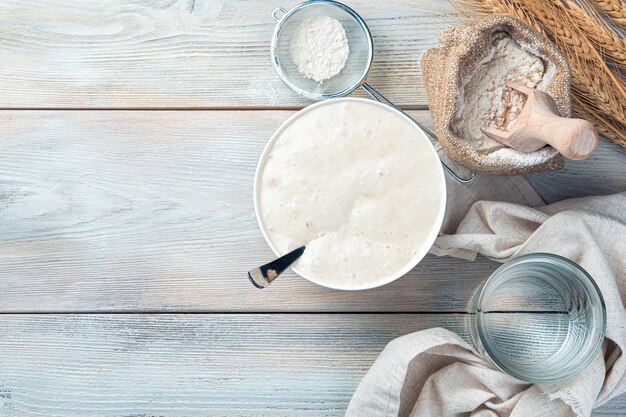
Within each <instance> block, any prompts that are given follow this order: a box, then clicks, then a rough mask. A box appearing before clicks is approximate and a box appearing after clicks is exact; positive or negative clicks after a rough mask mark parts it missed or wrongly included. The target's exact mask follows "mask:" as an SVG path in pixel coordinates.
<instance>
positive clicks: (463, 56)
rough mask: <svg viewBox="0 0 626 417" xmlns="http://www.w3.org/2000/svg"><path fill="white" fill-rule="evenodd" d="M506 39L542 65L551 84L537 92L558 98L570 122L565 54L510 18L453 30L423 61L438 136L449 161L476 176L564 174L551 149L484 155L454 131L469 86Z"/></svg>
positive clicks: (491, 18) (487, 19)
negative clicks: (477, 173) (556, 171)
mask: <svg viewBox="0 0 626 417" xmlns="http://www.w3.org/2000/svg"><path fill="white" fill-rule="evenodd" d="M503 35H508V36H511V37H512V38H513V39H515V40H516V41H517V43H518V44H519V45H520V46H521V47H522V48H524V49H526V50H528V51H529V52H531V53H532V54H534V55H536V56H539V57H540V58H542V59H543V61H544V64H545V65H546V72H545V74H544V79H545V80H546V82H542V85H541V86H538V88H539V89H541V90H543V91H546V92H547V93H549V94H550V95H551V96H552V97H553V98H554V100H555V101H556V103H557V105H558V108H559V112H560V113H561V116H565V117H569V116H570V112H571V102H570V70H569V66H568V64H567V60H566V59H565V57H564V56H563V54H562V53H561V52H560V51H559V50H558V49H557V48H556V47H555V46H554V44H552V43H551V42H550V41H549V40H548V39H546V38H545V37H544V36H542V35H541V34H539V33H538V32H536V31H535V30H534V29H532V28H530V27H529V26H527V25H526V24H525V23H522V22H521V21H519V20H517V19H515V18H512V17H510V16H505V15H493V16H489V17H485V18H482V19H477V20H474V21H472V22H471V23H466V24H462V25H455V26H449V27H448V28H446V30H445V31H444V32H443V33H442V35H441V37H440V38H439V44H440V45H441V47H440V48H436V49H430V50H428V51H427V52H426V53H425V54H424V56H423V57H422V72H423V74H424V83H425V85H426V91H427V92H428V98H429V107H430V110H431V113H432V116H433V119H434V122H435V129H436V131H437V136H438V137H439V140H440V141H441V144H442V146H443V147H444V148H445V149H446V151H447V153H448V154H449V155H450V157H452V158H453V159H454V160H455V161H457V162H459V163H460V164H462V165H464V166H466V167H468V168H470V169H473V170H476V171H482V172H487V173H490V174H495V175H518V174H525V173H529V172H534V171H542V170H550V169H561V168H562V167H563V159H562V157H561V155H560V154H559V153H558V151H557V150H556V149H554V148H552V147H551V146H546V147H544V148H541V149H539V150H538V151H535V152H530V153H524V152H519V151H516V150H514V149H511V148H503V149H498V150H495V151H493V152H491V153H488V154H481V153H479V152H477V151H476V149H474V147H473V146H472V145H471V144H470V143H468V142H467V141H466V140H465V139H464V138H463V137H461V136H460V135H459V133H458V132H457V131H456V129H455V118H458V115H460V114H461V113H460V109H461V107H462V105H463V100H464V98H463V95H464V87H465V84H466V83H467V82H468V81H469V80H470V78H471V77H472V75H473V74H474V72H475V71H476V70H477V69H478V67H479V66H480V65H481V62H482V61H483V60H484V59H485V58H486V57H488V55H489V53H490V52H491V50H492V49H493V42H494V40H495V39H498V38H499V37H502V36H503Z"/></svg>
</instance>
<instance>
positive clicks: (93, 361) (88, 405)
mask: <svg viewBox="0 0 626 417" xmlns="http://www.w3.org/2000/svg"><path fill="white" fill-rule="evenodd" d="M430 327H446V328H448V329H451V330H453V331H457V332H460V333H461V334H464V333H465V331H464V324H463V316H462V315H454V314H450V315H428V314H426V315H406V314H405V315H376V314H358V315H354V314H352V315H345V314H333V315H326V314H314V315H300V314H298V315H283V314H272V315H261V314H258V315H257V314H247V315H214V314H211V315H193V314H190V315H100V314H99V315H78V316H73V315H33V316H30V315H10V316H7V315H4V316H0V334H2V337H1V338H0V358H2V360H1V361H0V414H1V415H2V416H3V417H35V416H41V415H45V416H46V417H78V416H81V417H82V416H87V415H88V416H90V417H105V416H116V417H130V416H135V417H137V416H144V417H147V416H160V417H170V416H172V417H174V416H176V417H187V416H219V417H228V416H247V417H253V416H294V417H301V416H302V417H304V416H315V417H320V416H329V417H330V416H342V415H343V413H344V411H345V408H346V406H347V404H348V401H349V399H350V397H351V395H352V393H353V391H354V389H355V388H356V386H357V384H358V383H359V381H360V379H361V378H362V377H363V375H364V374H365V373H366V372H367V369H368V368H369V366H370V365H371V364H372V363H373V361H374V360H375V359H376V357H377V356H378V354H379V353H380V351H381V350H382V349H383V347H384V346H385V345H386V344H387V343H388V342H389V341H390V340H392V339H394V338H395V337H397V336H400V335H403V334H407V333H410V332H413V331H417V330H422V329H425V328H430ZM625 413H626V396H622V397H620V398H618V399H616V400H614V401H613V402H611V403H609V404H607V405H606V406H604V407H602V408H601V409H600V410H598V411H597V412H595V413H594V414H593V415H594V416H596V417H600V416H623V415H624V414H625Z"/></svg>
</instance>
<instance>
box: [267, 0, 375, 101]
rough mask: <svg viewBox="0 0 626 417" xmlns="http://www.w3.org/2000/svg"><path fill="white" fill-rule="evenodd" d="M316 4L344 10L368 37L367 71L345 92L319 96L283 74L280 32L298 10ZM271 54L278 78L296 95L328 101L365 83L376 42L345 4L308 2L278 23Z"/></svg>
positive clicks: (319, 0)
mask: <svg viewBox="0 0 626 417" xmlns="http://www.w3.org/2000/svg"><path fill="white" fill-rule="evenodd" d="M316 4H327V5H330V6H335V7H338V8H340V9H342V10H343V11H345V12H346V13H348V14H349V15H350V16H351V17H352V18H353V19H354V20H356V21H357V23H358V24H359V26H360V27H361V28H362V29H363V31H364V32H365V34H366V35H367V44H368V49H369V53H368V63H367V66H366V67H365V70H364V71H363V73H362V74H361V77H360V78H359V80H358V81H357V82H355V83H354V84H352V85H351V86H349V87H347V88H344V89H343V90H340V91H338V92H336V93H330V94H318V93H312V92H310V91H307V90H303V89H301V88H299V87H298V86H296V85H295V84H293V83H291V82H290V81H289V80H288V79H287V76H286V75H285V73H284V72H283V69H282V67H281V65H280V63H279V62H278V55H277V53H276V47H277V46H276V44H277V43H278V36H279V34H280V31H281V30H282V28H283V26H284V25H285V22H287V20H288V19H289V18H290V17H291V16H292V15H293V14H294V13H295V12H297V11H298V10H301V9H303V8H306V7H309V6H314V5H316ZM271 53H272V64H273V65H274V69H275V70H276V72H277V73H278V76H279V77H280V79H281V80H282V81H283V82H284V83H285V84H286V85H287V86H288V87H289V88H291V89H292V90H293V91H295V92H296V93H298V94H300V95H301V96H304V97H306V98H309V99H311V100H326V99H329V98H337V97H343V96H347V95H348V94H350V93H351V92H353V91H354V90H356V89H357V88H358V87H359V86H360V85H361V84H363V82H364V81H365V78H366V77H367V74H368V73H369V70H370V68H371V66H372V61H373V60H374V41H373V39H372V34H371V32H370V30H369V28H368V27H367V25H366V24H365V21H364V20H363V19H362V18H361V16H359V14H358V13H357V12H355V11H354V10H352V9H351V8H350V7H348V6H346V5H345V4H343V3H339V2H338V1H334V0H308V1H305V2H303V3H300V4H298V5H296V6H294V7H293V8H291V9H290V10H289V11H287V12H286V13H285V14H284V15H283V16H282V17H281V18H280V20H279V21H278V22H277V23H276V28H275V29H274V35H273V36H272V45H271Z"/></svg>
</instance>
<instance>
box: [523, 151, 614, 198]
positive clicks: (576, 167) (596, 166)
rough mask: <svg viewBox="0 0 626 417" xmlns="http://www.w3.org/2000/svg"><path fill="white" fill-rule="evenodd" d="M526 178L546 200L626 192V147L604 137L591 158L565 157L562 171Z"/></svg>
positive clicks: (531, 175)
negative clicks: (566, 158)
mask: <svg viewBox="0 0 626 417" xmlns="http://www.w3.org/2000/svg"><path fill="white" fill-rule="evenodd" d="M525 178H526V179H527V180H528V182H530V184H531V185H532V186H533V188H534V189H535V190H536V191H537V192H538V193H539V194H540V195H541V196H542V197H543V199H544V200H545V201H546V202H547V203H552V202H555V201H560V200H565V199H567V198H573V197H580V196H583V195H604V194H613V193H615V192H619V191H626V149H624V148H622V147H621V146H619V145H616V144H614V143H611V142H609V141H607V140H606V139H601V141H600V145H599V146H598V148H597V149H596V152H595V153H594V154H593V155H592V156H591V157H590V158H588V159H586V160H584V161H571V160H566V161H565V167H564V168H563V169H562V170H560V171H552V172H541V173H537V174H530V175H526V176H525Z"/></svg>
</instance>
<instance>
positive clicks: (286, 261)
mask: <svg viewBox="0 0 626 417" xmlns="http://www.w3.org/2000/svg"><path fill="white" fill-rule="evenodd" d="M304 249H305V246H300V247H299V248H298V249H294V250H292V251H291V252H289V253H288V254H286V255H283V256H281V257H280V258H278V259H276V260H274V261H272V262H270V263H268V264H265V265H263V266H260V267H258V268H254V269H251V270H250V271H248V278H249V279H250V282H252V284H254V286H255V287H257V288H265V287H267V286H268V285H270V284H271V283H272V281H274V280H275V279H276V278H277V277H278V276H279V275H280V274H282V273H283V271H284V270H285V269H287V268H289V266H290V265H291V264H292V263H294V262H295V261H297V260H298V258H299V257H300V256H302V254H303V253H304Z"/></svg>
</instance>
